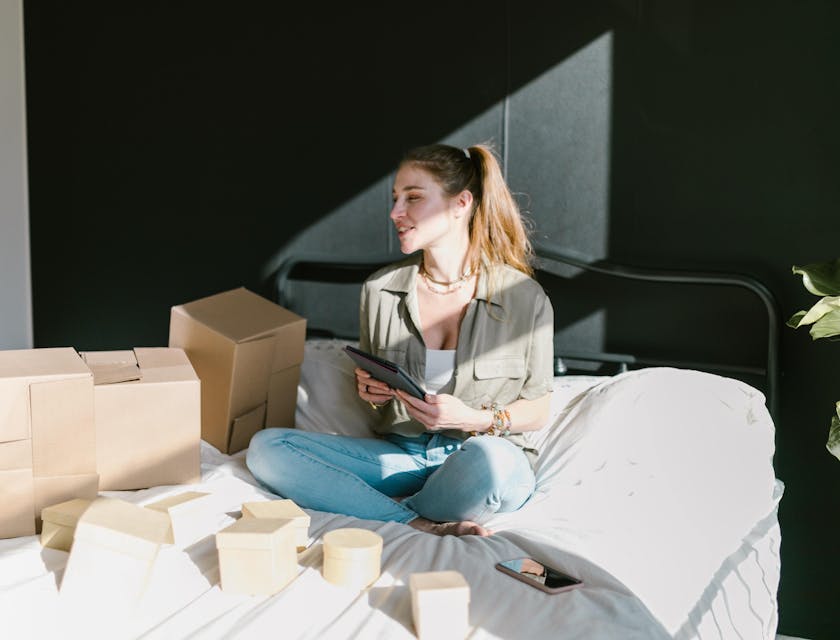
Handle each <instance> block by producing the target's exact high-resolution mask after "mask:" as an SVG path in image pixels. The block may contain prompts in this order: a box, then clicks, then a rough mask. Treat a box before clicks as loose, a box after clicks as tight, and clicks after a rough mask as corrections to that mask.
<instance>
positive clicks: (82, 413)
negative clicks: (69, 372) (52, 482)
mask: <svg viewBox="0 0 840 640" xmlns="http://www.w3.org/2000/svg"><path fill="white" fill-rule="evenodd" d="M79 362H81V359H79ZM29 397H30V415H31V417H32V470H33V473H34V475H36V476H61V475H75V474H84V473H94V472H95V471H96V428H95V425H94V421H93V379H92V377H91V375H90V372H88V374H87V375H86V376H85V377H84V378H67V379H64V380H51V381H49V382H37V383H33V384H32V385H30V387H29Z"/></svg>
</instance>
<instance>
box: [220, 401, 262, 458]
mask: <svg viewBox="0 0 840 640" xmlns="http://www.w3.org/2000/svg"><path fill="white" fill-rule="evenodd" d="M263 426H265V403H263V404H261V405H260V406H259V407H257V408H256V409H253V410H252V411H249V412H248V413H246V414H244V415H241V416H239V417H238V418H236V419H235V420H234V421H233V424H232V425H231V429H230V442H229V444H228V453H236V452H237V451H242V450H243V449H247V448H248V445H249V444H250V443H251V438H252V437H253V435H254V434H255V433H256V432H257V431H259V430H260V429H262V428H263Z"/></svg>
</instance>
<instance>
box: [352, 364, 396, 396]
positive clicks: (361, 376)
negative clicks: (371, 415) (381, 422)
mask: <svg viewBox="0 0 840 640" xmlns="http://www.w3.org/2000/svg"><path fill="white" fill-rule="evenodd" d="M354 372H355V374H356V388H357V390H358V392H359V397H360V398H361V399H362V400H364V401H365V402H371V403H373V404H376V405H381V404H385V403H386V402H388V401H389V400H391V399H392V398H393V397H394V390H393V389H391V387H389V386H388V385H387V384H385V383H384V382H382V381H381V380H377V379H376V378H374V377H373V376H372V375H370V373H368V372H367V371H365V370H364V369H360V368H359V367H356V369H354Z"/></svg>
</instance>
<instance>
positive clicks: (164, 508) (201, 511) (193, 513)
mask: <svg viewBox="0 0 840 640" xmlns="http://www.w3.org/2000/svg"><path fill="white" fill-rule="evenodd" d="M146 508H147V509H153V510H155V511H160V512H161V513H164V514H166V517H167V518H169V529H168V530H167V532H166V539H165V542H166V543H167V544H174V545H176V546H178V547H180V548H183V547H186V546H189V545H191V544H193V543H194V542H196V541H197V540H199V539H201V538H203V537H205V536H208V535H210V534H211V533H215V532H216V528H217V527H216V526H215V525H216V522H217V514H216V513H215V511H214V509H213V500H212V496H211V495H210V494H209V493H204V492H203V491H184V492H183V493H178V494H175V495H171V496H167V497H165V498H162V499H161V500H158V501H156V502H152V503H150V504H147V505H146Z"/></svg>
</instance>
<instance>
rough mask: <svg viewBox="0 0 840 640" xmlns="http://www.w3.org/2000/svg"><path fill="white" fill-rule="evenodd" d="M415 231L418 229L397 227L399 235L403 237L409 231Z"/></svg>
mask: <svg viewBox="0 0 840 640" xmlns="http://www.w3.org/2000/svg"><path fill="white" fill-rule="evenodd" d="M414 229H416V227H397V235H398V236H400V237H402V236H404V235H405V234H407V233H408V232H409V231H414Z"/></svg>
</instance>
